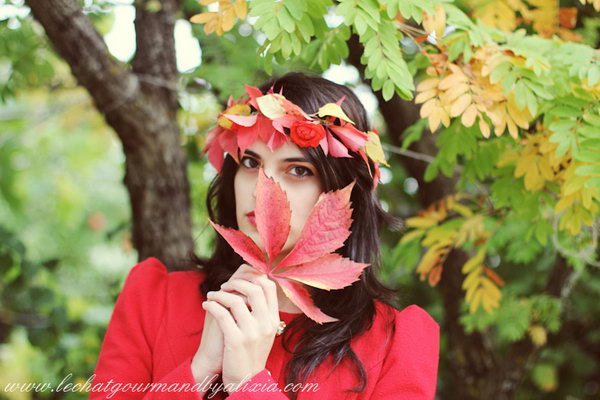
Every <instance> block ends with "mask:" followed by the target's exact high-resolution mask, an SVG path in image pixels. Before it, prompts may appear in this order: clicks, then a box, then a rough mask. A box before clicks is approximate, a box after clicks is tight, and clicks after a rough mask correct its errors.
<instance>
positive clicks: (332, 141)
mask: <svg viewBox="0 0 600 400" xmlns="http://www.w3.org/2000/svg"><path fill="white" fill-rule="evenodd" d="M327 147H328V148H329V153H331V155H332V156H334V157H351V156H350V154H348V149H347V148H346V146H344V145H343V144H342V143H341V142H340V141H339V140H337V139H336V138H334V137H333V135H332V134H331V132H327Z"/></svg>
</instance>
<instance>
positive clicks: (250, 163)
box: [241, 157, 258, 168]
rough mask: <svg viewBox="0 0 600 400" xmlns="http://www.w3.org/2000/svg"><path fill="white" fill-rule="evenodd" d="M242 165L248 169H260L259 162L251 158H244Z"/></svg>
mask: <svg viewBox="0 0 600 400" xmlns="http://www.w3.org/2000/svg"><path fill="white" fill-rule="evenodd" d="M241 163H242V165H243V166H244V167H246V168H256V167H258V161H256V160H255V159H254V158H250V157H244V158H242V160H241Z"/></svg>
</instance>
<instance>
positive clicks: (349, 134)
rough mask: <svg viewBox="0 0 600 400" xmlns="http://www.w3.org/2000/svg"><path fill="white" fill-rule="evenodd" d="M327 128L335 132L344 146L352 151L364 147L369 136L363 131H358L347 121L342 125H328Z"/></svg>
mask: <svg viewBox="0 0 600 400" xmlns="http://www.w3.org/2000/svg"><path fill="white" fill-rule="evenodd" d="M329 129H331V130H332V131H333V132H335V133H336V134H337V135H338V137H339V138H340V139H342V142H344V144H345V145H346V147H348V148H349V149H351V150H352V151H357V150H358V149H360V148H362V147H364V146H365V144H366V143H367V140H368V138H369V137H368V136H367V135H365V133H364V132H361V131H359V130H358V129H356V128H355V127H354V126H352V124H349V123H345V124H344V125H343V126H338V125H329Z"/></svg>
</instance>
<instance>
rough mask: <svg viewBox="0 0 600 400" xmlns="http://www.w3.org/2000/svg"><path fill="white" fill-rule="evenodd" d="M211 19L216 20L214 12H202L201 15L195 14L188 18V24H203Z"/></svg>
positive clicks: (216, 16)
mask: <svg viewBox="0 0 600 400" xmlns="http://www.w3.org/2000/svg"><path fill="white" fill-rule="evenodd" d="M213 18H218V15H217V13H216V12H203V13H201V14H196V15H194V16H193V17H192V18H190V22H193V23H194V24H205V23H207V22H209V21H210V20H212V19H213Z"/></svg>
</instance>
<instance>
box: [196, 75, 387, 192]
mask: <svg viewBox="0 0 600 400" xmlns="http://www.w3.org/2000/svg"><path fill="white" fill-rule="evenodd" d="M244 86H245V89H246V92H245V93H244V94H243V95H242V96H241V97H240V98H238V99H237V100H234V99H232V97H231V96H230V97H229V100H228V101H227V109H226V110H225V111H223V112H221V113H220V114H219V115H218V118H217V126H216V127H214V128H213V129H211V130H210V131H209V132H208V137H207V141H206V145H205V147H204V149H203V150H202V151H203V152H204V153H207V154H208V160H209V161H210V163H211V164H212V165H213V166H214V167H215V168H216V169H217V171H218V172H219V173H220V172H221V168H222V166H223V160H224V158H225V153H228V154H229V155H231V156H232V157H233V158H234V159H235V161H236V162H238V163H239V159H238V151H239V154H243V153H244V151H245V150H246V149H247V148H248V147H250V146H251V145H252V144H253V143H254V141H255V140H256V139H258V138H260V139H261V140H262V141H264V142H265V143H266V144H267V146H268V147H269V149H271V150H275V149H276V148H278V147H279V146H281V145H283V144H284V143H285V142H286V141H287V140H291V141H292V142H293V143H295V144H296V145H298V146H299V147H317V146H320V147H321V149H322V150H323V152H324V154H325V155H326V156H327V155H331V156H332V157H347V158H350V157H352V156H351V155H350V154H349V153H348V150H352V151H354V152H356V153H358V154H360V156H361V157H362V159H363V160H364V161H365V163H366V164H367V168H368V169H369V173H370V174H371V176H372V177H373V188H374V189H375V188H376V187H377V183H378V181H379V177H380V172H379V163H383V164H385V165H387V166H389V164H388V163H387V162H386V160H385V155H384V153H383V149H382V147H381V141H380V140H379V133H378V132H377V130H376V129H374V128H373V129H372V130H369V131H368V132H363V131H361V130H359V129H357V128H356V127H355V124H354V122H353V121H352V120H351V119H350V118H349V117H348V116H347V115H346V113H345V112H344V111H343V110H342V107H341V104H342V102H343V101H344V99H345V96H344V97H342V98H341V99H339V100H338V101H337V102H336V103H327V104H325V105H323V106H321V108H319V110H318V111H317V112H316V113H313V114H307V113H305V112H304V111H303V110H302V108H300V107H299V106H297V105H296V104H294V103H292V102H291V101H289V100H288V99H286V98H285V97H284V96H283V95H282V94H281V93H274V92H273V88H272V87H271V89H269V91H268V92H267V93H266V94H263V93H262V92H261V91H260V90H259V89H258V88H256V87H253V86H249V85H244ZM286 132H287V133H289V136H288V134H286ZM288 138H289V139H288ZM369 159H371V161H372V162H373V165H374V171H371V168H370V166H369V162H368V160H369Z"/></svg>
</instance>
